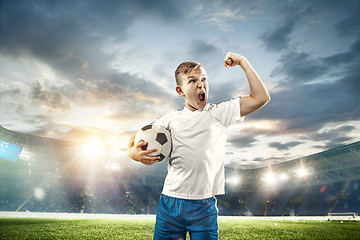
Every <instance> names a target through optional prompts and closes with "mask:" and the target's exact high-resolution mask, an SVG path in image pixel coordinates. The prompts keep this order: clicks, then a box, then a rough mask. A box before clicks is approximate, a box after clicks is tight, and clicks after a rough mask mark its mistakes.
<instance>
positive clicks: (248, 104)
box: [224, 52, 270, 116]
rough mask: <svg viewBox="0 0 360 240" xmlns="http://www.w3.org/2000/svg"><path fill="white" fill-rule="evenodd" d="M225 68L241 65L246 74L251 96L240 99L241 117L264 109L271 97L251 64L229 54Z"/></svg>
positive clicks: (243, 58)
mask: <svg viewBox="0 0 360 240" xmlns="http://www.w3.org/2000/svg"><path fill="white" fill-rule="evenodd" d="M224 63H225V67H227V68H228V67H234V66H236V65H239V66H240V67H241V68H242V69H243V70H244V72H245V75H246V77H247V79H248V82H249V87H250V95H249V96H244V97H241V98H240V115H241V116H246V115H248V114H250V113H252V112H255V111H256V110H258V109H260V108H261V107H263V106H264V105H265V104H266V103H268V102H269V101H270V95H269V93H268V91H267V89H266V87H265V85H264V83H263V82H262V81H261V79H260V77H259V76H258V75H257V73H256V72H255V70H254V69H253V67H252V66H251V64H250V62H249V61H248V60H247V59H246V58H245V57H243V56H241V55H239V54H236V53H231V52H228V53H227V54H226V56H225V59H224Z"/></svg>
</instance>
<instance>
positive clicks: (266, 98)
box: [259, 93, 271, 107]
mask: <svg viewBox="0 0 360 240" xmlns="http://www.w3.org/2000/svg"><path fill="white" fill-rule="evenodd" d="M270 100H271V97H270V94H269V93H266V94H265V95H264V96H263V97H262V98H261V99H260V100H259V105H260V106H261V107H262V106H265V105H266V104H267V103H268V102H270Z"/></svg>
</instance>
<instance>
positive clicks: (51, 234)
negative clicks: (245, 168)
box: [0, 218, 360, 240]
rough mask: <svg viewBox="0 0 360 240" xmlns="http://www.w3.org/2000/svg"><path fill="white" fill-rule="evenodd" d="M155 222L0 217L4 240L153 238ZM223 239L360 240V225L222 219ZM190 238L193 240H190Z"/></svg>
mask: <svg viewBox="0 0 360 240" xmlns="http://www.w3.org/2000/svg"><path fill="white" fill-rule="evenodd" d="M154 223H155V220H138V219H136V220H109V219H76V220H68V219H65V220H64V219H46V218H0V238H1V239H152V236H153V233H154ZM219 226H220V229H219V239H221V240H227V239H262V240H263V239H330V240H331V239H360V223H359V222H343V223H342V222H340V221H331V222H329V221H274V220H233V219H231V220H226V219H220V220H219ZM187 239H189V238H187Z"/></svg>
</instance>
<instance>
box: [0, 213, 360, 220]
mask: <svg viewBox="0 0 360 240" xmlns="http://www.w3.org/2000/svg"><path fill="white" fill-rule="evenodd" d="M0 217H3V218H57V219H153V220H155V218H156V215H155V214H148V215H147V214H100V213H99V214H96V213H50V212H49V213H47V212H5V211H0ZM219 219H225V220H226V219H228V220H276V221H279V220H290V221H305V220H316V221H328V220H329V216H267V217H261V216H256V217H251V216H219ZM352 220H353V221H354V220H356V221H359V220H360V217H359V216H356V219H352Z"/></svg>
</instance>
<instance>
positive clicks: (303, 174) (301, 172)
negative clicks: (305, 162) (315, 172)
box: [297, 167, 309, 177]
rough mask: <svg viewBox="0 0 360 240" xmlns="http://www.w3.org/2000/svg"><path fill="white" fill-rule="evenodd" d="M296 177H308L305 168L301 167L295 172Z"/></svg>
mask: <svg viewBox="0 0 360 240" xmlns="http://www.w3.org/2000/svg"><path fill="white" fill-rule="evenodd" d="M297 175H298V177H306V176H308V175H309V172H308V170H307V169H306V168H303V167H301V168H299V169H298V170H297Z"/></svg>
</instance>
